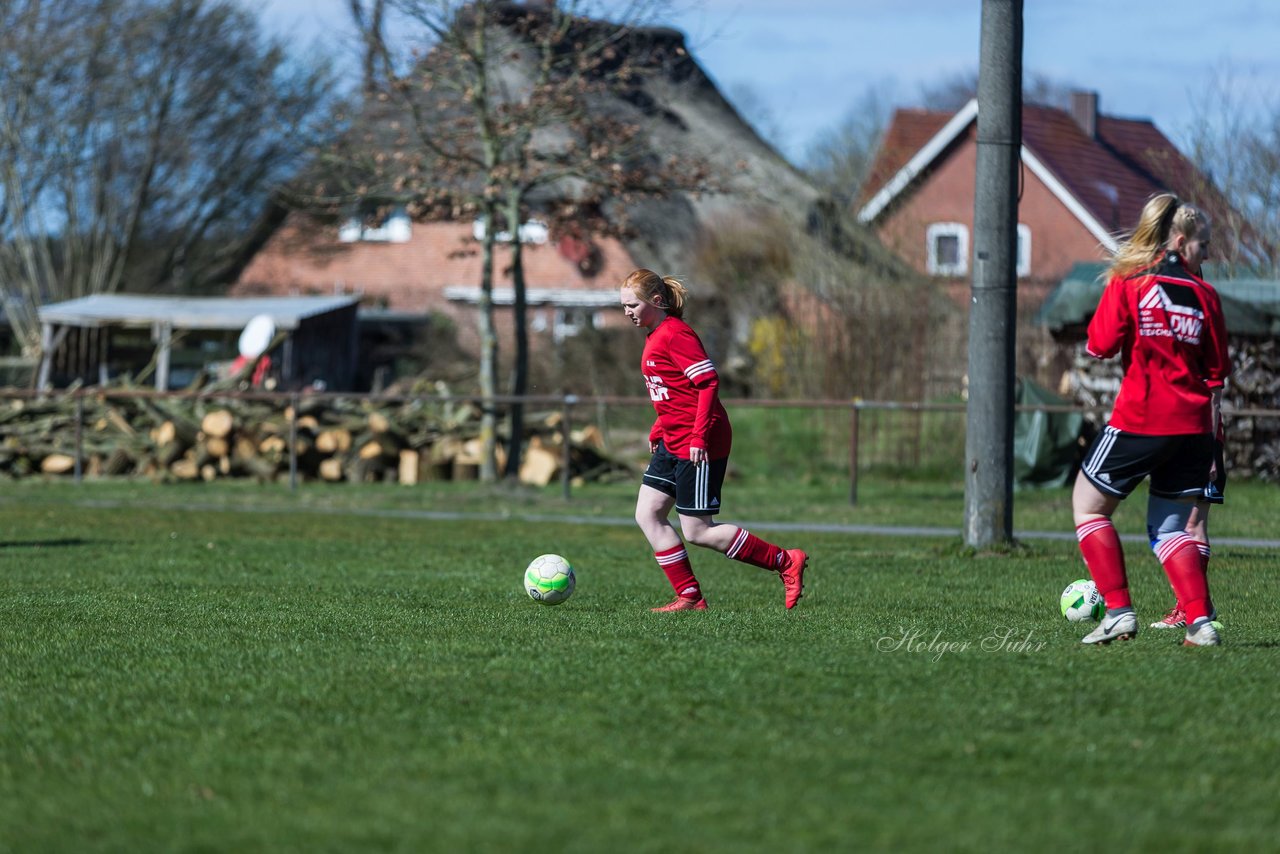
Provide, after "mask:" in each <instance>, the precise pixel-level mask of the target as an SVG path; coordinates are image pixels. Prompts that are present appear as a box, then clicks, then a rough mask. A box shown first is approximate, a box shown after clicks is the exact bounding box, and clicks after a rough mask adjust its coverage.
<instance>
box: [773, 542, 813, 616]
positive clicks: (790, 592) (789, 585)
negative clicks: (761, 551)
mask: <svg viewBox="0 0 1280 854" xmlns="http://www.w3.org/2000/svg"><path fill="white" fill-rule="evenodd" d="M786 555H787V556H786V559H785V560H784V561H783V562H782V569H781V571H780V572H779V575H781V576H782V586H783V588H785V589H786V591H787V608H789V609H790V608H794V607H795V606H796V603H797V602H799V601H800V597H801V595H803V593H804V570H805V567H806V566H807V565H808V563H809V555H807V554H805V552H804V550H803V549H787V551H786Z"/></svg>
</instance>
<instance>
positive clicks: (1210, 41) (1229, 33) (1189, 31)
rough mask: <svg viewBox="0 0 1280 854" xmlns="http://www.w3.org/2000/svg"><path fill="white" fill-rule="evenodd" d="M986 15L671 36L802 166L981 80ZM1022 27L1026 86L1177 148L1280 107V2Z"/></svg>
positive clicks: (750, 2) (338, 0)
mask: <svg viewBox="0 0 1280 854" xmlns="http://www.w3.org/2000/svg"><path fill="white" fill-rule="evenodd" d="M254 5H258V6H260V7H261V8H262V9H263V14H264V16H265V18H266V20H267V23H268V25H269V26H270V27H272V28H273V29H275V30H277V31H279V32H281V33H283V34H293V35H296V36H298V37H300V38H303V39H314V38H320V39H322V40H328V39H331V38H332V32H333V30H334V28H335V27H341V26H344V25H345V23H346V6H347V0H261V2H260V3H257V4H254ZM981 9H982V3H981V0H701V2H698V0H673V3H672V7H671V12H670V14H668V15H666V16H665V18H664V22H665V23H667V24H669V25H671V26H675V27H676V28H678V29H681V30H683V31H684V32H685V34H686V36H687V39H688V44H689V47H690V49H691V50H692V52H693V55H694V57H695V58H696V59H697V60H698V62H699V63H700V64H701V65H702V67H703V69H704V70H706V71H707V73H709V74H710V75H711V77H712V78H713V79H714V80H715V81H716V83H717V84H718V85H719V86H720V88H721V90H722V91H723V92H724V93H725V94H726V95H728V96H729V97H730V99H731V100H735V101H738V102H739V105H740V106H741V107H742V108H743V112H744V114H745V115H747V116H748V118H751V119H753V120H755V121H757V123H759V124H760V125H762V126H763V127H765V128H767V129H768V132H767V135H768V136H770V137H771V139H772V141H773V142H775V144H777V145H778V146H779V148H780V149H781V150H782V151H783V153H785V154H787V155H788V156H789V157H791V159H792V160H794V161H797V162H799V161H800V160H802V159H803V156H804V152H805V151H806V150H807V148H808V146H809V145H810V143H811V142H812V141H813V139H814V137H815V136H816V135H817V134H818V133H819V132H821V131H822V130H824V129H827V128H830V127H832V126H834V125H835V124H837V123H838V122H839V121H840V120H841V118H842V117H843V116H844V115H845V114H846V113H847V111H848V110H849V109H850V108H851V107H852V106H853V105H854V104H855V103H856V102H857V101H858V98H859V96H861V95H863V94H864V93H866V92H867V91H868V90H869V89H871V88H872V87H876V88H879V89H882V90H887V91H889V92H891V93H893V94H895V95H896V96H897V97H896V100H897V101H900V102H902V103H903V104H909V103H910V102H912V101H913V100H915V99H918V97H919V94H920V90H921V88H922V87H923V86H927V85H929V84H936V83H939V82H941V81H943V80H945V79H947V78H949V77H955V76H957V75H959V74H963V73H965V72H969V71H973V70H976V69H977V67H978V52H979V36H980V34H981ZM1023 16H1024V27H1025V32H1024V50H1023V70H1024V74H1026V75H1027V76H1030V75H1031V74H1032V73H1037V74H1042V75H1045V76H1047V77H1049V78H1051V79H1052V80H1054V81H1056V82H1060V83H1063V84H1071V85H1073V86H1077V87H1079V88H1084V89H1092V90H1095V91H1097V92H1098V93H1099V100H1100V107H1101V109H1102V111H1103V112H1104V113H1108V114H1111V115H1119V116H1126V117H1140V118H1149V119H1152V120H1153V121H1155V123H1156V124H1157V125H1158V126H1159V127H1160V129H1161V130H1163V131H1164V132H1165V134H1166V135H1168V136H1169V137H1170V138H1171V139H1173V140H1174V141H1175V142H1181V141H1182V139H1184V138H1185V135H1186V134H1187V132H1188V130H1189V128H1190V127H1191V125H1192V124H1193V123H1194V122H1195V121H1196V120H1197V116H1196V106H1197V105H1203V104H1205V103H1206V97H1207V96H1209V95H1210V94H1211V93H1213V92H1214V91H1215V87H1217V86H1219V85H1220V83H1221V81H1223V80H1229V81H1230V82H1231V85H1232V87H1233V88H1232V90H1231V91H1232V95H1231V96H1230V97H1231V98H1233V99H1239V100H1241V101H1242V102H1245V103H1252V104H1259V103H1271V104H1280V3H1277V2H1275V0H1128V2H1117V0H1024V6H1023ZM1209 100H1210V101H1211V102H1212V103H1214V104H1218V105H1221V104H1222V99H1220V98H1209ZM1215 109H1221V107H1220V106H1218V107H1215Z"/></svg>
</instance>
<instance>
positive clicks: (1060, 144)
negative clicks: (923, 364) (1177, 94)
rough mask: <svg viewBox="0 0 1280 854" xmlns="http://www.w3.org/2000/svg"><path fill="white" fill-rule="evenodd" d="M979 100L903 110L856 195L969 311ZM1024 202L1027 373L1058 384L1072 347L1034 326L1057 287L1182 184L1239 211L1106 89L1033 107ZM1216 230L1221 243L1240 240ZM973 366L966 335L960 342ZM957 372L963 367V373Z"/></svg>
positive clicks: (1208, 201) (1023, 348)
mask: <svg viewBox="0 0 1280 854" xmlns="http://www.w3.org/2000/svg"><path fill="white" fill-rule="evenodd" d="M977 117H978V102H977V101H976V100H971V101H970V102H969V103H968V104H966V105H965V106H964V107H962V108H961V109H960V110H959V111H958V112H955V113H947V112H936V111H929V110H917V109H902V110H897V111H896V112H895V113H894V115H893V118H892V120H891V122H890V125H889V127H888V129H887V130H886V132H885V134H884V137H883V139H882V141H881V145H880V148H879V150H878V151H877V153H876V157H875V159H874V160H873V162H872V165H871V168H870V170H869V171H868V177H867V181H866V182H865V184H864V186H863V191H862V194H861V195H860V197H859V199H858V201H857V202H856V210H857V218H858V220H859V221H860V222H862V223H863V224H865V225H867V226H868V227H870V228H871V229H872V230H873V231H875V233H876V234H877V235H878V236H879V238H880V239H881V241H882V242H883V243H884V244H885V246H886V247H888V248H889V249H890V251H892V252H894V253H895V254H896V255H898V257H900V258H901V259H902V260H903V261H905V262H906V263H907V264H909V265H910V266H911V267H913V268H914V269H916V270H917V271H919V272H921V273H924V274H926V275H928V276H931V277H933V278H934V279H935V280H936V281H937V282H938V283H939V284H940V285H941V287H942V288H943V289H944V290H945V291H946V292H947V293H948V294H949V295H950V296H951V297H952V299H953V301H954V303H953V304H955V305H957V306H966V305H967V303H968V299H967V298H968V288H969V284H970V281H971V276H972V268H971V264H972V239H971V235H972V231H973V207H974V195H975V194H974V189H975V182H976V171H977ZM1021 166H1022V168H1021V173H1020V174H1021V186H1020V194H1021V196H1020V200H1019V203H1018V255H1017V275H1018V314H1019V329H1018V348H1019V352H1018V359H1019V366H1018V371H1019V373H1020V374H1024V375H1031V376H1037V377H1039V378H1040V379H1041V380H1043V381H1052V380H1055V379H1056V376H1057V373H1058V372H1059V370H1060V368H1061V365H1059V364H1056V362H1057V361H1059V360H1060V357H1061V354H1060V353H1059V352H1058V348H1057V347H1056V346H1055V345H1054V343H1053V341H1052V340H1051V339H1050V338H1049V336H1048V335H1047V333H1046V332H1045V331H1044V330H1043V329H1042V328H1040V327H1038V326H1036V325H1035V324H1034V320H1033V318H1034V315H1035V312H1036V311H1037V310H1038V309H1039V308H1040V306H1041V304H1042V303H1043V302H1044V300H1045V297H1046V296H1047V295H1048V294H1049V292H1050V291H1051V290H1052V289H1053V288H1054V287H1055V286H1056V285H1057V284H1058V282H1060V281H1061V280H1062V279H1063V278H1065V277H1066V276H1067V275H1068V274H1069V273H1070V271H1071V270H1072V268H1073V267H1074V266H1075V265H1076V264H1077V263H1081V262H1095V263H1096V262H1102V261H1105V260H1106V259H1107V258H1108V257H1109V254H1110V253H1111V252H1112V251H1114V249H1115V248H1116V246H1117V245H1118V242H1119V239H1122V235H1123V233H1124V232H1125V231H1126V230H1127V229H1130V228H1132V227H1133V226H1134V224H1135V223H1136V222H1137V220H1138V215H1139V213H1140V212H1141V210H1142V206H1143V205H1144V204H1145V203H1146V201H1147V199H1148V198H1150V196H1151V195H1152V194H1154V193H1158V192H1163V191H1172V192H1174V193H1177V194H1178V195H1179V197H1181V198H1184V199H1187V200H1188V201H1192V202H1194V203H1196V204H1199V205H1200V206H1202V207H1203V208H1205V210H1206V211H1207V212H1208V213H1209V215H1210V217H1211V218H1212V219H1213V220H1214V221H1223V222H1229V221H1234V220H1235V219H1236V218H1234V217H1232V218H1230V219H1228V218H1226V217H1225V216H1224V217H1221V218H1220V214H1228V213H1229V208H1228V207H1227V206H1226V204H1225V202H1224V201H1223V200H1222V198H1221V196H1220V195H1219V194H1218V193H1216V192H1215V191H1214V190H1213V188H1212V186H1211V185H1210V183H1209V181H1208V180H1207V179H1206V178H1205V177H1204V176H1203V175H1202V174H1201V173H1200V172H1199V170H1197V169H1196V167H1195V166H1194V165H1193V164H1192V163H1191V162H1190V161H1189V160H1188V159H1187V158H1186V157H1184V156H1183V155H1182V153H1181V152H1179V151H1178V149H1177V148H1176V147H1175V146H1174V145H1173V144H1172V143H1171V142H1170V141H1169V140H1168V139H1167V138H1166V137H1165V136H1164V134H1163V133H1161V132H1160V130H1159V129H1157V128H1156V126H1155V125H1154V124H1152V123H1151V122H1150V121H1148V120H1145V119H1126V118H1117V117H1114V116H1107V115H1103V114H1101V113H1099V111H1098V96H1097V94H1096V93H1093V92H1075V93H1072V96H1071V106H1070V109H1059V108H1056V107H1048V106H1040V105H1036V104H1024V105H1023V108H1022V149H1021ZM1224 231H1225V229H1224V230H1221V231H1219V232H1217V233H1215V235H1214V241H1215V249H1219V250H1220V249H1221V248H1222V247H1223V244H1224V242H1226V241H1229V240H1231V238H1232V235H1230V234H1226V233H1224ZM950 346H951V347H952V349H954V350H955V353H956V358H957V360H958V364H961V365H962V364H963V353H964V341H963V340H959V339H958V340H956V341H954V342H951V345H950ZM957 370H958V369H957Z"/></svg>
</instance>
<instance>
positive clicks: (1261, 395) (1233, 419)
mask: <svg viewBox="0 0 1280 854" xmlns="http://www.w3.org/2000/svg"><path fill="white" fill-rule="evenodd" d="M1230 351H1231V363H1232V375H1231V379H1230V381H1229V382H1228V383H1227V387H1226V391H1225V392H1224V394H1223V399H1222V413H1223V423H1224V424H1225V426H1226V437H1227V442H1226V458H1227V469H1228V471H1229V472H1230V475H1231V476H1232V477H1244V478H1247V477H1257V478H1260V479H1262V480H1266V481H1280V416H1275V415H1265V414H1263V415H1255V414H1252V413H1254V412H1258V411H1263V412H1266V411H1271V412H1275V411H1278V410H1280V347H1277V344H1276V341H1275V339H1232V341H1231V346H1230ZM1121 376H1122V373H1121V367H1120V360H1119V359H1108V360H1106V361H1100V360H1098V359H1094V358H1093V357H1091V356H1089V355H1088V353H1086V352H1085V350H1084V344H1083V343H1079V344H1076V345H1075V347H1074V350H1073V354H1072V365H1071V367H1070V368H1069V369H1068V370H1067V372H1066V373H1065V374H1064V375H1063V377H1062V383H1061V386H1060V388H1059V392H1060V393H1061V394H1062V395H1063V396H1064V397H1067V398H1068V399H1070V400H1073V401H1075V402H1076V403H1079V404H1081V405H1083V406H1090V407H1095V406H1096V407H1103V408H1109V407H1110V406H1111V404H1112V403H1113V402H1114V400H1115V396H1116V392H1118V391H1119V390H1120V378H1121ZM1108 414H1109V412H1103V413H1100V414H1098V415H1094V416H1090V420H1091V422H1092V426H1093V428H1094V429H1101V427H1102V425H1103V424H1104V423H1105V420H1106V416H1107V415H1108Z"/></svg>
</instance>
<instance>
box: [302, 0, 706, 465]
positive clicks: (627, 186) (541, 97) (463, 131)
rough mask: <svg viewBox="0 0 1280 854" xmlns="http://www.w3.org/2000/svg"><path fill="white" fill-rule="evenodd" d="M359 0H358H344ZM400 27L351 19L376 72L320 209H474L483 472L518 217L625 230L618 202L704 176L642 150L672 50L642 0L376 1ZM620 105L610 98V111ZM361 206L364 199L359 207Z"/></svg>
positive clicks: (518, 308)
mask: <svg viewBox="0 0 1280 854" xmlns="http://www.w3.org/2000/svg"><path fill="white" fill-rule="evenodd" d="M353 5H354V4H353ZM387 5H388V7H389V9H391V10H393V11H394V12H395V13H396V14H397V16H398V20H399V21H401V22H403V23H405V24H406V26H405V27H401V28H399V29H398V35H397V36H396V37H394V38H393V37H389V36H388V35H387V34H386V33H384V32H378V31H376V30H375V29H374V28H373V27H371V26H370V25H369V23H368V22H370V21H371V20H372V16H371V15H370V14H369V11H370V10H368V9H365V10H362V12H363V14H360V15H356V16H355V21H356V23H357V25H362V22H364V23H363V26H364V40H365V42H366V43H367V44H374V45H377V46H378V50H379V60H378V67H379V71H380V73H381V74H383V75H384V80H383V81H382V83H381V85H380V86H379V88H378V90H377V91H376V93H375V94H374V95H373V97H372V99H371V100H370V101H369V102H367V103H366V105H365V107H364V111H363V114H362V116H361V117H360V127H361V132H360V133H358V134H354V135H352V136H351V137H350V138H349V140H348V143H347V144H345V145H343V146H341V147H339V148H336V149H335V150H334V151H333V152H332V154H331V156H330V157H329V158H328V160H327V162H326V163H324V164H322V168H324V169H326V170H327V172H326V176H325V180H324V181H323V187H324V192H323V193H321V194H320V196H319V197H317V200H324V201H327V203H329V204H331V205H343V204H346V205H350V204H353V203H362V204H364V205H365V206H366V207H367V208H371V209H373V210H374V211H375V214H376V212H377V211H378V210H379V209H380V208H381V209H383V210H385V206H386V205H389V204H404V205H405V206H406V207H408V208H409V209H410V212H411V213H412V214H414V215H416V216H427V215H432V214H443V215H448V216H453V217H457V216H465V215H475V216H478V218H479V221H480V223H481V231H482V239H481V247H480V251H481V260H482V273H481V281H480V300H479V323H480V336H481V354H480V370H479V385H480V394H481V396H482V398H484V399H485V401H486V402H487V403H486V405H485V406H484V407H483V416H482V422H481V437H482V439H483V442H484V446H485V453H484V455H483V459H482V463H481V477H482V478H483V479H485V480H492V479H495V478H496V476H497V471H496V460H495V455H494V450H495V448H496V437H497V429H496V428H497V413H496V408H495V407H494V406H493V405H492V403H491V401H492V400H493V399H494V398H495V397H496V396H497V389H498V383H497V377H496V371H497V348H498V336H497V334H496V330H495V325H494V315H493V282H494V264H495V260H494V258H495V249H496V247H497V245H498V243H499V242H500V237H499V235H500V234H503V235H506V236H505V238H502V241H503V242H506V243H508V244H509V246H510V264H511V273H512V284H513V289H514V297H515V298H514V317H513V321H514V328H515V357H514V362H513V371H512V379H511V383H510V386H509V388H510V391H511V393H512V394H513V395H516V396H519V395H522V394H524V393H525V391H526V387H527V376H528V358H529V354H528V351H529V348H528V332H527V329H528V324H527V318H526V308H525V305H526V303H525V299H526V296H525V281H524V266H523V254H522V242H521V234H522V226H523V225H524V224H525V223H526V222H527V221H528V219H529V217H530V216H532V215H534V214H535V213H536V214H537V216H538V217H540V218H541V219H543V220H544V221H545V222H546V223H547V224H548V226H549V227H550V229H551V231H552V232H553V233H556V232H567V233H574V232H585V233H591V234H599V233H602V232H606V233H607V232H609V231H616V230H617V229H619V228H620V227H622V223H623V222H624V217H622V216H621V214H622V213H623V209H624V208H625V205H626V204H627V202H628V201H629V200H631V199H633V198H636V197H639V196H642V195H645V194H659V193H663V192H670V191H672V190H673V189H675V188H683V189H704V188H706V187H708V186H710V184H711V182H710V180H709V176H708V169H707V168H706V167H705V166H704V165H703V164H702V162H701V161H698V160H696V159H695V158H691V157H685V158H679V157H666V158H663V157H658V156H657V155H655V154H654V153H653V152H652V151H651V150H649V149H648V148H647V147H646V145H645V137H644V132H643V127H644V120H645V112H646V108H645V107H644V106H643V105H642V106H641V107H639V108H637V107H636V106H635V102H636V101H642V100H643V93H642V92H641V91H640V90H639V88H638V86H637V84H638V81H639V80H640V79H641V78H643V77H644V76H645V75H646V74H649V73H653V72H654V71H655V69H660V68H662V67H663V64H664V63H665V62H668V61H671V60H674V59H677V57H666V56H664V55H663V50H664V49H665V46H666V45H668V44H669V41H668V40H665V39H654V38H649V37H648V36H647V35H646V31H645V30H644V29H643V28H641V27H640V25H641V24H642V23H644V22H646V21H648V20H650V19H651V16H652V15H653V13H654V12H655V11H656V9H657V8H658V7H657V5H656V4H655V3H654V2H652V0H633V2H630V3H626V4H623V5H622V6H618V4H612V8H614V10H615V12H616V15H617V17H615V18H614V19H613V20H612V21H610V20H606V18H605V16H604V10H605V8H606V7H605V4H603V3H598V2H595V0H562V2H559V3H524V4H517V3H511V2H499V0H471V2H462V0H387ZM620 105H621V106H620ZM370 202H372V203H373V204H370ZM522 418H523V412H522V409H521V407H520V405H519V404H518V403H517V404H516V405H514V406H513V407H512V408H511V429H510V431H509V446H508V454H507V470H506V474H507V475H508V476H514V475H515V474H516V473H517V471H518V468H519V463H520V447H521V443H522V439H523V427H522Z"/></svg>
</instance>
